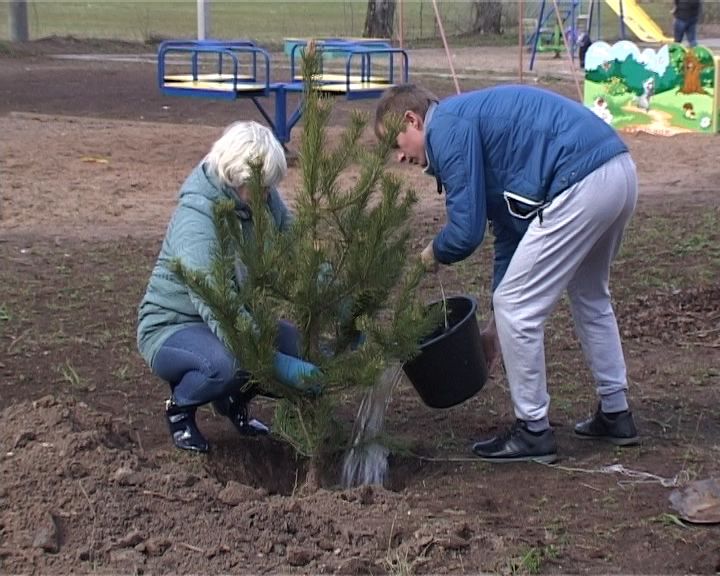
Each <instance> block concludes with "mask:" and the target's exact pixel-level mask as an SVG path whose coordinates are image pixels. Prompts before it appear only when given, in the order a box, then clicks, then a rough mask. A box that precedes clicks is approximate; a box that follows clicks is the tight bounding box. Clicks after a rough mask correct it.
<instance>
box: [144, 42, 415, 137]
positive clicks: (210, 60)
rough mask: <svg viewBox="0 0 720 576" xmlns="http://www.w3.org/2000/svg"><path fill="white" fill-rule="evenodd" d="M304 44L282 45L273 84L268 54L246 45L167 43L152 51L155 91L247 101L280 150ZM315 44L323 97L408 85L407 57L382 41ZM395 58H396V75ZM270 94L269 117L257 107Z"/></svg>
mask: <svg viewBox="0 0 720 576" xmlns="http://www.w3.org/2000/svg"><path fill="white" fill-rule="evenodd" d="M306 45H307V41H306V40H301V39H292V40H288V42H287V44H286V51H288V52H289V56H290V78H289V79H288V80H287V81H285V82H273V81H272V70H271V68H272V67H271V59H270V55H269V53H268V52H267V51H266V50H265V49H263V48H261V47H259V46H257V45H256V44H255V43H254V42H252V41H250V40H232V41H222V40H168V41H165V42H163V43H162V44H160V47H159V49H158V66H157V81H158V86H159V88H160V90H161V91H162V93H163V94H167V95H170V96H191V97H196V98H212V99H221V100H236V99H239V98H248V99H250V100H251V101H252V102H253V104H254V105H255V107H256V108H257V109H258V111H259V112H260V114H261V115H262V116H263V118H264V119H265V121H266V122H267V123H268V124H269V125H270V127H271V129H272V130H273V132H274V133H275V136H276V137H277V139H278V140H279V141H280V142H281V143H282V144H283V145H285V144H287V143H288V142H289V141H290V132H291V131H292V129H293V127H294V126H295V125H296V124H297V122H298V121H299V120H300V118H301V117H302V110H303V102H302V100H301V101H300V102H299V104H298V105H297V107H296V108H295V110H293V111H292V112H291V113H290V114H289V116H288V94H292V93H296V94H302V92H303V79H302V77H301V76H300V75H299V72H298V71H299V69H300V66H299V61H300V58H301V55H302V49H303V48H304V47H305V46H306ZM315 45H316V49H318V50H320V51H321V52H322V56H323V58H322V60H321V63H322V67H323V71H322V73H321V74H320V76H319V78H318V80H317V89H318V90H320V91H321V92H323V93H325V94H328V95H332V96H341V95H342V96H345V98H346V99H347V100H356V99H365V98H378V97H379V96H380V95H381V94H382V93H383V92H384V91H385V90H387V88H389V87H390V86H393V85H395V84H398V83H403V84H406V83H407V82H408V79H409V59H408V55H407V52H406V51H405V50H402V49H400V48H394V47H392V46H390V44H388V43H387V42H385V41H381V40H364V39H358V40H348V39H342V38H325V39H320V40H316V41H315ZM332 59H335V60H340V61H341V62H340V64H341V65H340V66H339V65H338V64H335V65H334V66H331V65H329V66H328V68H330V69H337V71H336V72H332V71H328V72H325V67H326V64H329V62H330V60H332ZM343 59H344V63H343V62H342V60H343ZM396 59H399V65H400V71H399V72H398V71H397V69H396V68H397V64H396V62H395V60H396ZM378 62H381V63H382V62H384V63H385V66H384V67H383V66H380V67H378V65H377V64H378ZM342 64H344V65H342ZM338 66H339V68H338ZM170 68H172V69H174V70H177V69H178V68H179V69H180V70H181V71H182V73H181V74H177V73H174V71H173V72H172V73H169V69H170ZM208 70H209V72H208ZM270 94H274V96H275V108H274V114H273V116H272V117H271V115H270V114H269V112H268V110H267V109H266V107H265V105H264V103H263V99H265V98H267V97H269V96H270Z"/></svg>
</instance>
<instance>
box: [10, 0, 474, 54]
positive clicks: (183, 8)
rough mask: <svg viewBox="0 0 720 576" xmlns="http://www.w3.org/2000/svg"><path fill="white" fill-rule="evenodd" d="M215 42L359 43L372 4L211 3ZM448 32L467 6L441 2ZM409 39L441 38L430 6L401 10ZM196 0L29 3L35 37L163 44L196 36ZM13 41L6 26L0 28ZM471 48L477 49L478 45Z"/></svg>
mask: <svg viewBox="0 0 720 576" xmlns="http://www.w3.org/2000/svg"><path fill="white" fill-rule="evenodd" d="M208 6H209V7H210V26H211V36H212V37H214V38H224V39H233V38H250V39H253V40H255V41H258V42H260V43H264V44H267V43H268V42H274V43H278V44H279V43H280V42H282V40H283V39H284V38H288V37H290V38H297V37H302V38H307V37H310V36H316V37H317V36H319V37H322V36H325V37H328V36H330V37H337V36H343V37H360V36H362V33H363V27H364V24H365V15H366V12H367V0H349V1H344V2H330V1H319V0H315V1H310V2H297V1H290V2H287V1H286V2H236V1H228V0H225V1H218V0H213V1H212V2H208ZM438 7H439V9H440V11H441V14H442V16H443V20H444V22H445V28H446V31H447V33H448V34H451V35H456V34H458V33H459V32H464V31H466V30H467V29H468V22H469V20H470V17H471V12H472V5H471V4H470V3H469V2H438ZM403 8H404V10H403V21H404V22H403V24H404V35H405V37H406V38H408V39H409V38H422V37H437V27H436V26H437V25H436V23H435V15H434V12H433V7H432V4H431V3H430V2H429V0H423V1H422V2H406V3H405V4H404V6H403ZM7 11H8V3H7V2H0V21H2V22H7V20H8V16H7ZM196 14H197V2H196V0H173V1H167V0H165V1H153V2H122V1H118V0H95V1H90V2H76V1H63V2H56V1H35V2H29V3H28V20H29V25H30V36H31V38H40V37H45V36H51V35H58V36H68V35H71V36H75V37H83V38H108V39H121V40H131V41H142V42H151V41H156V40H159V39H163V38H195V37H196V32H197V20H196ZM0 35H1V37H2V38H7V36H6V35H7V27H6V26H3V27H0ZM471 45H475V44H474V43H473V44H471Z"/></svg>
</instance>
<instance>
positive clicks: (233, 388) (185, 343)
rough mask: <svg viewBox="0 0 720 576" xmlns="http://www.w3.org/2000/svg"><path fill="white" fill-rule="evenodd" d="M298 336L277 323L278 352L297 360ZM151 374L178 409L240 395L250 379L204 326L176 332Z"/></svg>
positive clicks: (291, 328) (283, 323) (291, 327)
mask: <svg viewBox="0 0 720 576" xmlns="http://www.w3.org/2000/svg"><path fill="white" fill-rule="evenodd" d="M299 343H300V334H299V332H298V330H297V328H296V327H295V326H294V325H293V324H291V323H290V322H287V321H285V320H280V321H279V322H278V337H277V340H276V342H275V345H276V347H277V349H278V350H279V351H280V352H282V353H284V354H288V355H290V356H295V357H298V356H299V355H300V351H299V348H300V346H299ZM152 368H153V372H155V374H157V376H159V377H160V378H162V379H163V380H165V381H166V382H167V383H168V384H170V388H171V389H172V393H173V397H174V399H175V402H176V403H177V405H178V406H199V405H201V404H207V403H208V402H213V401H215V400H220V399H222V398H225V397H227V396H228V395H230V394H234V393H237V392H239V391H240V389H241V388H242V386H243V385H244V384H245V383H247V381H248V379H249V378H250V375H249V374H248V373H247V372H245V371H244V370H242V369H241V368H240V367H239V366H238V363H237V360H236V359H235V357H234V356H233V354H232V353H231V352H230V351H229V350H228V349H227V348H226V347H225V345H224V344H223V343H222V342H221V341H220V340H219V339H218V338H217V337H216V336H215V335H214V334H213V333H212V331H211V330H210V328H208V327H207V325H205V324H196V325H193V326H189V327H187V328H183V329H182V330H178V331H177V332H175V334H173V335H172V336H170V337H169V338H168V339H167V340H165V342H164V343H163V345H162V346H161V347H160V350H158V352H157V354H156V355H155V360H154V362H153V367H152Z"/></svg>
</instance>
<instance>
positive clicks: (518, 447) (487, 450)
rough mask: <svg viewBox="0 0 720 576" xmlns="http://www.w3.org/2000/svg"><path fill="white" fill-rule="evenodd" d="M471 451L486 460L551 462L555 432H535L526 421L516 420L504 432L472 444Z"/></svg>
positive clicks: (554, 448) (552, 459) (555, 449)
mask: <svg viewBox="0 0 720 576" xmlns="http://www.w3.org/2000/svg"><path fill="white" fill-rule="evenodd" d="M473 452H475V454H476V455H477V456H479V457H480V459H481V460H485V461H486V462H542V463H544V464H551V463H553V462H555V460H557V447H556V445H555V433H554V432H553V431H552V429H547V430H544V431H543V432H540V433H537V434H536V433H534V432H530V431H529V430H528V429H527V423H525V422H524V421H523V420H516V421H515V424H513V425H512V427H511V428H510V429H509V430H508V431H507V432H505V433H504V434H500V435H499V436H494V437H493V438H489V439H488V440H483V441H481V442H477V443H476V444H474V445H473Z"/></svg>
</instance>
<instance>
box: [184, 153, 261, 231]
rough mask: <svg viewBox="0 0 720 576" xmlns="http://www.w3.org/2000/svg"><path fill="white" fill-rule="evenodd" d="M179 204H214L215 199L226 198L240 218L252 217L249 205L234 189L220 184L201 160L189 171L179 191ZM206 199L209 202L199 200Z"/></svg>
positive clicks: (247, 218)
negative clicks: (230, 201) (233, 204)
mask: <svg viewBox="0 0 720 576" xmlns="http://www.w3.org/2000/svg"><path fill="white" fill-rule="evenodd" d="M179 198H180V203H181V204H192V205H197V204H198V203H202V204H207V205H209V206H212V205H214V203H215V202H216V201H217V200H220V199H227V200H232V201H233V202H234V203H235V212H237V214H238V217H239V218H240V219H241V220H249V219H250V218H251V217H252V210H251V209H250V206H249V205H248V204H247V203H246V202H243V201H242V200H240V198H238V196H237V194H236V192H235V190H233V189H232V188H230V187H229V186H223V185H221V184H220V180H219V178H218V177H217V174H215V173H214V172H213V171H212V170H210V169H209V168H208V166H207V164H206V163H205V162H204V161H203V162H201V163H200V164H198V165H197V166H196V168H195V169H194V170H193V171H192V172H191V173H190V176H188V178H187V180H185V183H184V184H183V185H182V187H181V188H180V193H179ZM201 198H203V199H206V200H208V201H209V203H206V202H204V201H202V200H201Z"/></svg>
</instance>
